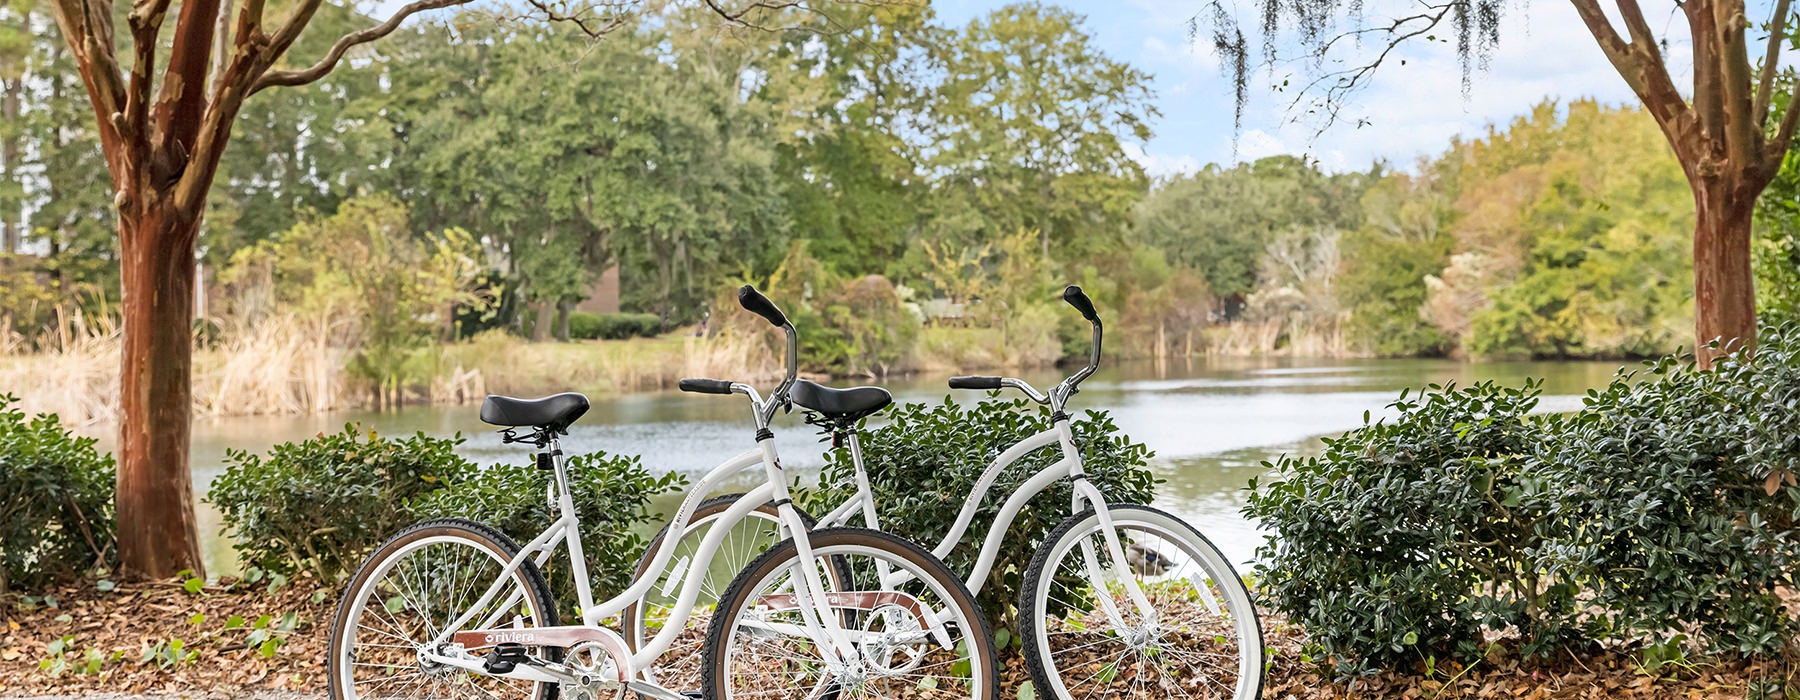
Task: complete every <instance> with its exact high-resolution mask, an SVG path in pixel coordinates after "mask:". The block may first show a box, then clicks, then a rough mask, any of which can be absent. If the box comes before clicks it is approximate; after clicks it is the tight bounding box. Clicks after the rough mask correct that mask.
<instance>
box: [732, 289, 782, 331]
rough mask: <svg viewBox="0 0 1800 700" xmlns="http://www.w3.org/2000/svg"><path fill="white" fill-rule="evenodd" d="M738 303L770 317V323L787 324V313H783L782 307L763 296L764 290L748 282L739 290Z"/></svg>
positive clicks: (775, 324) (754, 312)
mask: <svg viewBox="0 0 1800 700" xmlns="http://www.w3.org/2000/svg"><path fill="white" fill-rule="evenodd" d="M738 305H740V306H743V307H744V309H745V310H746V311H749V312H750V313H753V314H756V315H758V316H761V317H763V318H766V319H768V320H769V323H771V324H773V325H774V326H775V327H776V328H780V327H782V326H785V325H787V322H788V320H787V314H784V313H781V309H777V308H775V302H772V301H769V298H768V297H765V296H763V295H762V292H759V291H756V288H755V287H752V286H750V285H747V284H746V285H744V286H743V288H742V289H739V290H738Z"/></svg>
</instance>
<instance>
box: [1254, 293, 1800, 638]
mask: <svg viewBox="0 0 1800 700" xmlns="http://www.w3.org/2000/svg"><path fill="white" fill-rule="evenodd" d="M1797 344H1800V334H1797V333H1796V328H1794V327H1786V328H1781V329H1770V330H1767V331H1765V332H1764V336H1763V346H1762V348H1761V349H1760V350H1759V351H1758V353H1757V354H1756V355H1755V356H1754V357H1745V356H1742V355H1738V356H1733V357H1732V358H1730V359H1728V360H1724V361H1721V362H1720V363H1719V365H1718V366H1717V367H1716V368H1714V369H1711V370H1699V369H1697V368H1696V367H1695V365H1694V364H1693V362H1692V361H1691V359H1687V358H1674V357H1670V358H1664V359H1662V360H1660V361H1658V362H1654V363H1650V364H1648V365H1646V366H1645V368H1644V369H1642V370H1640V371H1638V372H1621V373H1620V374H1619V375H1618V376H1617V377H1615V379H1614V381H1613V382H1612V383H1611V384H1610V385H1609V386H1607V387H1606V388H1604V389H1602V390H1597V391H1593V392H1590V393H1589V394H1588V396H1587V398H1586V400H1585V405H1584V407H1583V409H1582V410H1580V411H1578V412H1576V413H1572V414H1565V415H1530V412H1531V411H1532V410H1533V409H1534V408H1536V406H1537V402H1538V398H1539V395H1540V392H1541V384H1540V383H1535V382H1534V383H1528V384H1527V385H1526V386H1524V387H1522V388H1506V387H1500V386H1497V385H1495V384H1492V383H1481V384H1476V385H1474V386H1472V387H1468V388H1457V387H1453V386H1446V387H1436V386H1434V387H1432V388H1431V390H1430V391H1429V392H1427V393H1425V394H1424V395H1418V396H1414V395H1410V394H1402V395H1401V399H1400V400H1399V401H1397V402H1395V403H1394V404H1392V408H1394V409H1396V410H1397V411H1398V412H1399V414H1400V415H1399V417H1398V418H1396V419H1393V420H1382V421H1375V422H1370V423H1367V424H1366V425H1365V426H1364V427H1362V428H1359V429H1357V430H1353V431H1350V432H1349V433H1346V434H1345V435H1343V436H1342V437H1339V438H1335V439H1331V440H1327V441H1326V446H1325V449H1324V451H1323V454H1321V455H1320V456H1318V457H1309V458H1292V457H1284V458H1282V459H1280V460H1279V461H1277V462H1276V463H1274V464H1273V465H1271V466H1272V467H1273V468H1274V473H1273V474H1272V475H1271V477H1272V478H1268V479H1263V480H1259V481H1255V482H1252V484H1251V488H1252V491H1251V495H1250V499H1249V504H1248V505H1247V506H1246V507H1245V511H1244V512H1245V514H1246V515H1247V516H1249V517H1250V518H1252V519H1255V520H1258V521H1260V522H1261V524H1262V526H1263V527H1264V528H1265V529H1267V530H1269V531H1271V533H1272V535H1273V537H1272V538H1271V540H1270V541H1269V543H1268V544H1266V545H1265V546H1264V547H1263V548H1262V549H1261V550H1259V553H1258V554H1259V560H1260V562H1261V563H1260V564H1259V565H1258V567H1257V573H1258V575H1259V577H1260V579H1261V582H1262V590H1263V591H1264V592H1265V593H1266V594H1267V597H1268V602H1269V603H1270V604H1271V605H1273V606H1274V607H1275V608H1276V609H1277V610H1279V611H1280V612H1282V613H1284V614H1285V615H1287V616H1288V617H1289V618H1290V619H1291V620H1293V621H1295V622H1298V623H1300V624H1301V625H1303V626H1304V627H1305V628H1306V629H1307V630H1308V631H1309V633H1310V635H1311V637H1312V639H1313V640H1314V641H1316V642H1317V643H1318V644H1319V645H1320V646H1321V647H1322V651H1323V652H1324V654H1325V656H1326V657H1327V658H1329V659H1331V660H1333V661H1335V662H1336V664H1337V665H1338V667H1339V670H1340V671H1343V672H1350V671H1358V670H1367V669H1372V668H1377V667H1390V668H1392V667H1400V668H1406V667H1410V666H1413V665H1415V664H1419V663H1431V662H1443V661H1445V660H1447V659H1458V660H1462V661H1473V660H1476V659H1479V658H1481V657H1482V656H1484V655H1485V653H1486V651H1487V646H1488V641H1487V639H1488V635H1489V634H1490V633H1501V634H1503V635H1510V636H1515V637H1516V638H1517V641H1516V642H1508V644H1517V645H1519V646H1520V647H1521V651H1522V652H1523V653H1525V654H1526V655H1533V656H1548V655H1551V654H1554V653H1557V652H1558V651H1561V650H1564V649H1576V648H1580V647H1583V646H1585V645H1589V644H1592V643H1597V642H1626V643H1637V644H1652V645H1667V644H1670V643H1676V642H1679V641H1681V640H1682V639H1684V638H1685V637H1684V635H1686V634H1691V633H1692V632H1694V631H1699V632H1700V633H1701V637H1702V640H1703V641H1704V643H1705V644H1706V646H1707V647H1708V648H1710V649H1712V650H1714V651H1719V652H1727V653H1735V654H1745V655H1754V654H1774V653H1777V652H1779V651H1780V650H1781V649H1783V648H1784V647H1785V646H1786V645H1788V644H1791V643H1793V642H1794V641H1795V640H1796V633H1797V632H1800V622H1797V620H1796V611H1795V610H1793V609H1791V608H1787V607H1784V605H1783V604H1782V602H1781V600H1780V598H1779V597H1778V596H1777V594H1776V592H1777V590H1778V589H1780V588H1783V587H1786V588H1790V589H1791V588H1793V587H1794V586H1795V585H1796V576H1795V573H1794V572H1795V570H1796V567H1797V566H1800V529H1797V528H1796V519H1797V517H1800V488H1797V487H1796V486H1795V479H1794V475H1795V474H1796V473H1797V471H1800V414H1797V413H1796V407H1800V354H1797V353H1796V352H1795V350H1796V349H1797V348H1796V346H1797Z"/></svg>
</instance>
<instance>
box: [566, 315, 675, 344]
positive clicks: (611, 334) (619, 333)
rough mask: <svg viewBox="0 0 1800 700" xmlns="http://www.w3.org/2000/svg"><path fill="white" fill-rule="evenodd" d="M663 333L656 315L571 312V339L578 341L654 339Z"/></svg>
mask: <svg viewBox="0 0 1800 700" xmlns="http://www.w3.org/2000/svg"><path fill="white" fill-rule="evenodd" d="M659 333H662V319H661V318H658V317H657V315H656V314H590V313H585V312H581V311H571V312H569V337H570V338H573V339H576V340H624V339H626V338H652V337H655V336H656V335H657V334H659Z"/></svg>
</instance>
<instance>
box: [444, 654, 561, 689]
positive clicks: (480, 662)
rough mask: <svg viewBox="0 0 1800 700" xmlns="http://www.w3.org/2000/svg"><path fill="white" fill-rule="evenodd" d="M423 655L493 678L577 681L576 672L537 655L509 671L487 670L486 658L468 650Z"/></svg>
mask: <svg viewBox="0 0 1800 700" xmlns="http://www.w3.org/2000/svg"><path fill="white" fill-rule="evenodd" d="M459 651H460V650H459ZM422 656H424V658H425V659H426V660H427V661H430V662H432V663H435V664H442V665H444V666H455V667H457V668H460V669H462V670H464V671H468V672H469V673H475V674H479V675H483V676H489V677H493V678H514V679H518V680H522V681H537V682H541V683H572V682H575V681H576V676H575V675H574V674H571V673H567V672H562V673H559V672H558V670H557V668H556V667H555V666H554V665H551V664H549V663H547V662H545V661H544V660H542V659H537V658H535V657H534V658H529V659H526V660H525V662H524V663H521V664H519V665H517V666H514V667H513V669H512V670H511V671H507V672H506V673H493V672H490V671H488V670H487V660H486V659H483V658H480V657H474V656H469V655H468V654H467V653H466V652H463V653H459V654H455V655H446V654H434V653H431V652H429V651H428V652H424V653H423V654H422Z"/></svg>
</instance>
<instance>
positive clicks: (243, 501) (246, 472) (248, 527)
mask: <svg viewBox="0 0 1800 700" xmlns="http://www.w3.org/2000/svg"><path fill="white" fill-rule="evenodd" d="M463 441H464V439H463V437H462V436H461V435H456V436H452V437H448V438H434V437H430V436H427V435H424V434H422V433H421V434H418V435H414V436H412V437H408V438H403V439H395V438H389V437H385V436H382V435H379V434H377V433H375V432H374V431H364V430H362V429H360V428H358V427H356V426H346V427H345V428H344V430H343V432H340V433H334V434H329V435H326V434H321V435H318V436H316V437H314V438H312V439H310V440H305V441H301V442H294V443H284V444H281V445H276V446H275V447H274V448H272V449H270V451H269V454H268V456H267V457H263V456H259V455H255V454H250V453H247V452H242V451H233V452H228V453H227V454H226V461H227V463H228V466H227V467H226V471H225V474H223V475H221V476H220V477H219V478H218V480H216V481H214V482H213V487H212V492H211V493H210V494H209V495H208V496H207V500H208V501H210V502H211V503H212V504H213V505H214V506H216V507H217V508H218V509H219V513H220V515H221V516H222V518H223V520H224V521H225V524H226V525H227V526H228V527H229V528H230V529H231V531H232V535H233V536H234V538H235V539H236V543H235V544H234V546H235V547H236V548H237V551H238V554H239V556H240V557H241V558H242V560H243V562H244V563H245V564H247V565H253V566H257V567H260V568H262V569H265V570H267V571H271V572H276V573H281V574H284V575H290V576H291V575H293V574H294V573H296V572H301V571H310V572H312V574H313V575H315V576H317V577H318V580H320V581H326V582H330V581H335V580H337V579H338V578H339V577H341V576H348V575H349V574H350V573H351V572H353V571H354V570H355V568H356V567H357V566H359V565H361V563H362V561H363V559H364V558H365V557H367V556H368V554H369V552H370V551H372V550H374V548H375V547H377V546H379V545H380V544H381V543H382V542H383V541H385V540H386V539H387V538H388V537H390V536H392V535H393V534H394V533H396V532H398V531H400V529H402V528H404V527H406V526H408V525H411V524H413V523H415V522H418V521H420V520H424V519H427V518H436V517H446V516H459V517H465V518H472V519H475V520H479V521H481V522H484V523H487V524H489V525H492V526H494V527H497V528H499V529H500V530H501V531H502V532H505V533H506V534H508V535H510V536H512V537H513V538H514V539H515V540H518V542H519V543H520V544H524V543H525V542H527V541H529V540H530V539H532V538H533V537H536V536H537V535H538V533H539V532H542V531H543V529H544V528H545V527H548V526H549V525H550V523H551V521H552V520H554V519H555V517H556V513H555V512H554V511H553V510H552V508H551V506H550V504H549V503H548V502H546V500H545V489H546V487H547V485H548V483H549V479H550V474H549V472H545V471H541V470H539V469H537V468H536V467H534V466H531V465H529V464H527V465H518V464H502V465H494V466H481V465H477V464H474V463H472V462H470V461H468V460H467V459H464V458H463V457H462V456H460V455H458V454H457V453H456V448H457V447H459V446H461V445H462V443H463ZM520 452H521V456H524V455H525V453H526V450H523V449H521V450H520ZM568 468H569V482H570V483H571V484H572V485H573V488H574V497H575V507H576V509H577V510H578V511H579V512H580V514H581V526H582V540H583V542H584V543H587V544H588V547H587V552H586V553H587V556H588V560H589V561H588V568H589V574H590V575H591V578H592V580H593V584H594V587H595V591H596V595H601V596H605V595H610V594H611V593H614V592H617V591H619V590H621V589H623V588H624V585H625V584H626V583H627V582H629V580H630V578H631V572H632V567H633V566H634V565H635V564H636V562H637V557H638V553H639V552H642V551H643V549H644V544H645V543H644V541H643V538H642V536H641V535H640V534H639V533H640V532H641V531H643V530H644V529H646V527H647V524H648V522H649V520H650V514H649V504H650V501H651V499H653V498H655V497H657V496H659V495H661V494H663V493H666V492H668V491H670V490H672V489H676V488H679V487H680V486H682V485H683V484H684V483H685V480H684V479H683V477H682V476H681V475H679V474H667V475H664V476H661V477H657V476H652V475H651V474H650V473H649V472H648V471H647V470H645V469H644V467H643V466H642V465H641V464H639V462H638V459H637V458H636V457H621V456H611V455H605V454H590V455H576V456H573V457H570V458H569V465H568ZM552 561H553V562H559V563H560V565H561V566H566V562H567V556H566V555H561V554H559V555H558V557H557V558H556V559H554V560H552ZM553 566H554V564H553ZM546 575H548V576H549V578H550V580H551V583H552V586H553V589H554V590H555V591H556V592H557V594H558V595H559V596H563V598H561V599H563V600H567V601H569V602H571V603H572V602H573V600H574V594H573V590H574V587H573V586H572V585H571V584H570V581H569V578H568V575H567V574H566V573H561V572H558V571H547V572H546ZM568 607H571V608H572V606H568Z"/></svg>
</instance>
